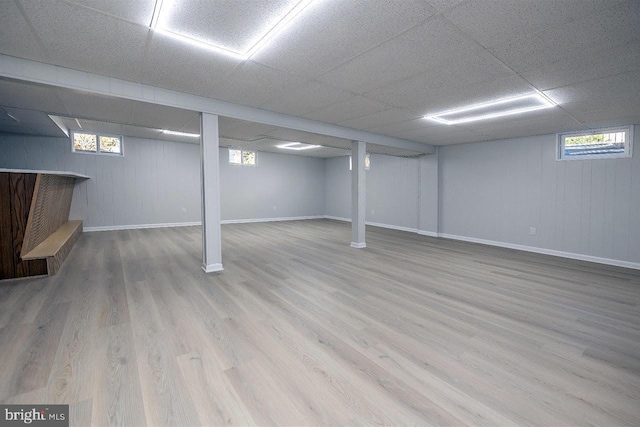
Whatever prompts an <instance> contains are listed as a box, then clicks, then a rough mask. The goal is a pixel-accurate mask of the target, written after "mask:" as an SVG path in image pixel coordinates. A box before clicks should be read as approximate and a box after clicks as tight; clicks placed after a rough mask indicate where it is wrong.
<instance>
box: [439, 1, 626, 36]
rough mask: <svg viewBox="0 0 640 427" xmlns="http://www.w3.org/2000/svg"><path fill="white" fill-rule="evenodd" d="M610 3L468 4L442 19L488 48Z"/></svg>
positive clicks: (448, 13)
mask: <svg viewBox="0 0 640 427" xmlns="http://www.w3.org/2000/svg"><path fill="white" fill-rule="evenodd" d="M616 1H617V0H616ZM613 3H614V1H612V0H562V1H550V0H547V1H506V0H482V1H468V2H463V3H460V4H459V5H458V6H456V7H454V8H452V9H451V10H448V11H447V12H445V13H444V16H446V17H447V18H448V19H449V20H451V22H453V23H454V24H456V25H457V26H458V27H459V28H460V29H462V30H463V31H464V32H466V33H467V34H469V36H471V37H472V38H473V39H475V40H477V41H478V43H480V44H481V45H483V46H485V47H491V46H496V45H499V44H502V43H504V42H507V41H509V40H511V39H514V38H520V37H523V36H526V35H528V34H535V33H537V32H539V31H541V30H544V29H546V28H550V27H557V26H561V25H563V24H565V23H567V22H570V21H573V20H576V19H579V18H581V17H584V16H587V15H590V14H592V13H594V12H597V11H599V10H602V9H605V8H607V7H610V6H611V5H612V4H613Z"/></svg>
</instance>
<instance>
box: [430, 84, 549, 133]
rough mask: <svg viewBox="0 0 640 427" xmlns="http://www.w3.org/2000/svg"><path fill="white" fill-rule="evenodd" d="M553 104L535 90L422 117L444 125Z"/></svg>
mask: <svg viewBox="0 0 640 427" xmlns="http://www.w3.org/2000/svg"><path fill="white" fill-rule="evenodd" d="M554 106H555V104H554V103H553V102H552V101H551V100H550V99H549V98H547V97H546V96H544V95H543V94H541V93H538V92H536V93H532V94H529V95H524V96H516V97H513V98H504V99H498V100H496V101H490V102H485V103H482V104H476V105H471V106H469V107H463V108H458V109H455V110H450V111H446V112H444V113H439V114H432V115H429V116H424V118H425V119H429V120H433V121H435V122H438V123H443V124H445V125H456V124H458V123H468V122H475V121H477V120H488V119H495V118H497V117H503V116H511V115H514V114H522V113H528V112H530V111H536V110H542V109H544V108H550V107H554Z"/></svg>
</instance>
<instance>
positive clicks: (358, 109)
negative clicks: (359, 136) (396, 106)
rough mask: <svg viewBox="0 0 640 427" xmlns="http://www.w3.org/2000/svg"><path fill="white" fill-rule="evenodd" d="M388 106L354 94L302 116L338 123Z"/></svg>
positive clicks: (385, 108) (386, 108)
mask: <svg viewBox="0 0 640 427" xmlns="http://www.w3.org/2000/svg"><path fill="white" fill-rule="evenodd" d="M389 108H390V106H389V105H388V104H384V103H382V102H379V101H375V100H373V99H371V98H366V97H364V96H360V95H356V96H353V97H352V98H350V99H348V100H346V101H343V102H339V103H337V104H333V105H330V106H328V107H325V108H322V109H320V110H317V111H313V112H311V113H307V114H303V115H302V117H306V118H308V119H312V120H319V121H321V122H327V123H338V122H340V121H345V120H349V119H354V118H356V117H362V116H366V115H368V114H371V113H376V112H378V111H383V110H388V109H389Z"/></svg>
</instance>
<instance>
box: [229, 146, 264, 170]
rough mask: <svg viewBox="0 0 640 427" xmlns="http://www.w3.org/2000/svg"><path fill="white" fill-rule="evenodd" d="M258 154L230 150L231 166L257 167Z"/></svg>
mask: <svg viewBox="0 0 640 427" xmlns="http://www.w3.org/2000/svg"><path fill="white" fill-rule="evenodd" d="M256 158H257V157H256V152H255V151H248V150H240V149H238V148H229V164H231V165H242V166H256Z"/></svg>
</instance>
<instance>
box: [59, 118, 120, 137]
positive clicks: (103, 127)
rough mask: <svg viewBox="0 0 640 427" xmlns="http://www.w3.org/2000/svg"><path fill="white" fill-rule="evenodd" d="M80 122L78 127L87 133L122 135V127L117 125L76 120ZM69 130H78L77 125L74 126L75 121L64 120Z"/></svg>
mask: <svg viewBox="0 0 640 427" xmlns="http://www.w3.org/2000/svg"><path fill="white" fill-rule="evenodd" d="M78 122H80V126H81V128H80V129H82V130H84V131H87V132H103V133H110V134H112V135H122V133H123V132H122V125H121V124H119V123H106V122H97V121H93V120H82V119H80V120H78ZM65 123H67V125H68V127H69V129H78V125H77V123H76V124H75V126H74V123H75V120H70V119H67V120H65Z"/></svg>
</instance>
